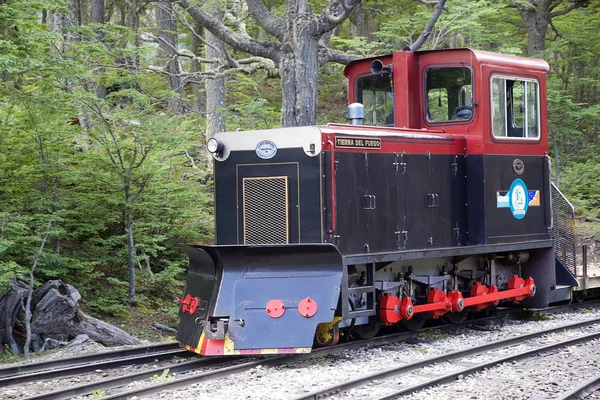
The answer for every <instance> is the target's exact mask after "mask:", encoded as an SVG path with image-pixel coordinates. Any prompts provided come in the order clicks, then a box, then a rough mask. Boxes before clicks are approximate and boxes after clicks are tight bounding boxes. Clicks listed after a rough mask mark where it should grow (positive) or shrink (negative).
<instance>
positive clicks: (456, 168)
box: [452, 156, 458, 176]
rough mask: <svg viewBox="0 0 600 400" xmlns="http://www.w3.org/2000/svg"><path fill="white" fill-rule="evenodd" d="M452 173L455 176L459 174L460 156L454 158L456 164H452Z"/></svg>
mask: <svg viewBox="0 0 600 400" xmlns="http://www.w3.org/2000/svg"><path fill="white" fill-rule="evenodd" d="M452 172H453V173H454V176H456V174H457V173H458V156H454V162H453V163H452Z"/></svg>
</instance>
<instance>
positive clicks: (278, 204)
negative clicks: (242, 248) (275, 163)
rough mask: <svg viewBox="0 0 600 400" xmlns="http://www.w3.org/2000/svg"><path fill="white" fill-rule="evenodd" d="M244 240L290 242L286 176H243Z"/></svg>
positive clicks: (251, 242) (249, 241)
mask: <svg viewBox="0 0 600 400" xmlns="http://www.w3.org/2000/svg"><path fill="white" fill-rule="evenodd" d="M243 186H244V189H243V196H244V197H243V207H244V244H287V243H289V234H288V232H289V226H288V221H289V216H288V177H287V176H274V177H268V178H244V180H243Z"/></svg>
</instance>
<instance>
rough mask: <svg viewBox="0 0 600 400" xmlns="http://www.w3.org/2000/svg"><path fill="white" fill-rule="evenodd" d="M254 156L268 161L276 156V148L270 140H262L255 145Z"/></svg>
mask: <svg viewBox="0 0 600 400" xmlns="http://www.w3.org/2000/svg"><path fill="white" fill-rule="evenodd" d="M256 154H257V155H258V156H259V157H260V158H262V159H264V160H268V159H269V158H273V156H274V155H275V154H277V146H275V143H273V142H271V141H270V140H263V141H262V142H260V143H259V144H257V145H256Z"/></svg>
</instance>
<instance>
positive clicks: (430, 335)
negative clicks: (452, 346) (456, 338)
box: [419, 329, 449, 340]
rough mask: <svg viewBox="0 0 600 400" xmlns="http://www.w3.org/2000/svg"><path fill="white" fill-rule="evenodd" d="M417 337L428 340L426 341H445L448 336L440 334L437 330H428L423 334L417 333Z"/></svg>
mask: <svg viewBox="0 0 600 400" xmlns="http://www.w3.org/2000/svg"><path fill="white" fill-rule="evenodd" d="M419 337H420V338H421V339H428V340H441V339H447V338H448V337H449V335H448V334H447V333H442V332H441V331H440V330H439V329H435V330H434V329H429V330H427V331H425V332H421V333H419Z"/></svg>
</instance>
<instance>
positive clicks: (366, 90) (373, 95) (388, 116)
mask: <svg viewBox="0 0 600 400" xmlns="http://www.w3.org/2000/svg"><path fill="white" fill-rule="evenodd" d="M356 92H357V101H358V102H359V103H362V104H363V105H364V106H365V125H375V126H394V106H393V102H394V94H393V92H392V84H391V81H390V77H389V76H388V75H371V76H368V77H364V78H360V79H358V81H357V90H356Z"/></svg>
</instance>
